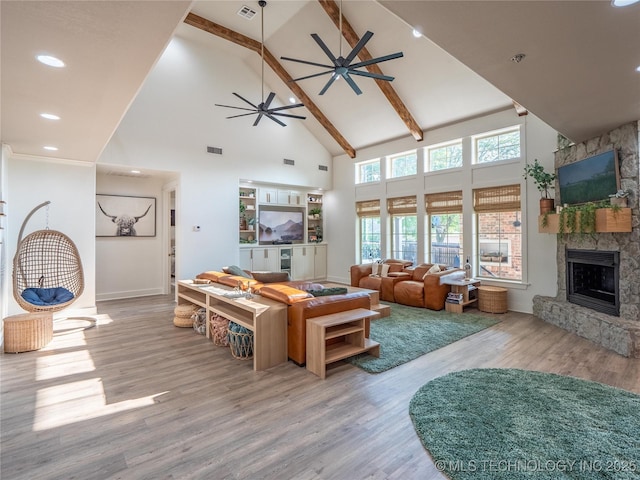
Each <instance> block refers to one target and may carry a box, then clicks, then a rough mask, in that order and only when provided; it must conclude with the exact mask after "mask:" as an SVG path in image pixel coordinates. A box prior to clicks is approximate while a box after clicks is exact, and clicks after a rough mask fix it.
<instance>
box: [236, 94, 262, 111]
mask: <svg viewBox="0 0 640 480" xmlns="http://www.w3.org/2000/svg"><path fill="white" fill-rule="evenodd" d="M233 94H234V95H235V96H236V97H238V98H239V99H240V100H242V101H243V102H246V103H248V104H249V105H251V106H252V107H253V108H255V109H256V110H257V109H258V107H257V106H256V105H254V104H253V103H251V102H250V101H249V100H247V99H246V98H244V97H242V96H240V95H238V94H237V93H235V92H233Z"/></svg>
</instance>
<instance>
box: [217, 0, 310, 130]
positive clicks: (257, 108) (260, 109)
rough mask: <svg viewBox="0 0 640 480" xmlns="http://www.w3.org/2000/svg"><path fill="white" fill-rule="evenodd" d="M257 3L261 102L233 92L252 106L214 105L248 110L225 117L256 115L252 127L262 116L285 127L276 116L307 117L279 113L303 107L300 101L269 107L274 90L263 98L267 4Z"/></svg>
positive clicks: (273, 96)
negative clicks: (259, 18)
mask: <svg viewBox="0 0 640 480" xmlns="http://www.w3.org/2000/svg"><path fill="white" fill-rule="evenodd" d="M258 5H260V8H261V10H262V12H261V42H260V58H261V59H262V74H261V79H262V103H260V104H258V105H254V104H253V103H251V102H250V101H249V100H247V99H246V98H244V97H242V96H240V95H238V94H237V93H235V92H233V94H234V95H235V96H236V97H238V98H239V99H240V100H242V101H243V102H245V103H247V104H249V105H251V107H252V108H246V107H234V106H232V105H221V104H218V103H216V104H215V105H216V107H225V108H235V109H236V110H244V111H247V112H249V113H241V114H239V115H232V116H230V117H227V119H229V118H238V117H246V116H247V115H258V118H256V121H255V122H253V126H254V127H255V126H256V125H258V123H259V122H260V120H261V119H262V117H263V116H265V117H267V118H269V119H271V120H273V121H274V122H276V123H277V124H278V125H281V126H283V127H286V126H287V125H286V124H285V123H284V122H282V121H280V120H278V119H277V118H275V117H276V116H280V117H289V118H299V119H300V120H304V119H305V118H307V117H303V116H301V115H292V114H289V113H281V111H282V110H289V109H291V108H298V107H304V105H303V104H302V103H296V104H294V105H285V106H284V107H277V108H269V107H270V105H271V102H272V101H273V99H274V98H275V96H276V94H275V93H274V92H270V93H269V96H268V97H267V99H266V100H265V99H264V7H265V6H266V5H267V2H265V1H264V0H260V1H259V2H258Z"/></svg>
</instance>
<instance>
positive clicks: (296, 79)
mask: <svg viewBox="0 0 640 480" xmlns="http://www.w3.org/2000/svg"><path fill="white" fill-rule="evenodd" d="M328 68H330V69H331V70H327V71H326V72H320V73H314V74H312V75H307V76H306V77H300V78H294V79H293V80H291V81H292V82H297V81H299V80H306V79H307V78H313V77H319V76H320V75H326V74H327V73H333V72H334V70H333V67H328Z"/></svg>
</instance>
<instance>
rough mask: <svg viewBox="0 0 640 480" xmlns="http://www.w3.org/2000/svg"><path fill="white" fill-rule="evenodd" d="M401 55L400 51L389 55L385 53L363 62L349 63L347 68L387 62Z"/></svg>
mask: <svg viewBox="0 0 640 480" xmlns="http://www.w3.org/2000/svg"><path fill="white" fill-rule="evenodd" d="M402 56H404V55H403V54H402V52H398V53H392V54H391V55H385V56H384V57H378V58H372V59H371V60H365V61H364V62H359V63H354V64H353V65H350V66H349V68H360V67H366V66H367V65H373V64H374V63H380V62H387V61H389V60H393V59H395V58H400V57H402Z"/></svg>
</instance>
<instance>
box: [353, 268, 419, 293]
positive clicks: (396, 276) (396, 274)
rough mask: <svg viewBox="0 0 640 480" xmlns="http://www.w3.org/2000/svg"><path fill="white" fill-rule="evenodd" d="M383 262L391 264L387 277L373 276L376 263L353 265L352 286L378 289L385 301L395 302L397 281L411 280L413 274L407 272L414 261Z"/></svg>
mask: <svg viewBox="0 0 640 480" xmlns="http://www.w3.org/2000/svg"><path fill="white" fill-rule="evenodd" d="M382 263H383V264H388V265H389V272H388V274H387V276H386V277H382V276H371V273H372V271H373V266H374V265H375V264H374V263H364V264H361V265H352V266H351V269H350V273H351V286H352V287H359V288H367V289H369V290H377V291H378V292H380V300H384V301H385V302H395V294H394V287H395V285H396V283H398V282H400V281H402V280H409V279H410V278H411V274H410V273H407V272H405V271H404V270H405V269H406V268H407V267H410V266H411V265H412V264H413V262H411V261H407V260H395V259H387V260H385V261H384V262H382Z"/></svg>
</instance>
